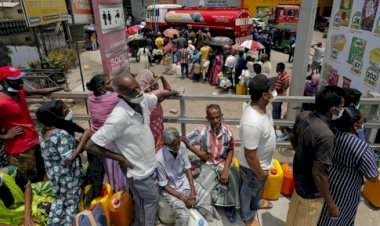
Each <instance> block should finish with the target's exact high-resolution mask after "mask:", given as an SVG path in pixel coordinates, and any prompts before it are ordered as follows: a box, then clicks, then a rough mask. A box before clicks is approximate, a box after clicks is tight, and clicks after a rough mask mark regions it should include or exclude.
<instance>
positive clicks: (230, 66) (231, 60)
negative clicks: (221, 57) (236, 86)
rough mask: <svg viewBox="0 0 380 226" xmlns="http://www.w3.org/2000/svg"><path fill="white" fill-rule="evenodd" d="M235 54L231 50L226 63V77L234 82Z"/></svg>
mask: <svg viewBox="0 0 380 226" xmlns="http://www.w3.org/2000/svg"><path fill="white" fill-rule="evenodd" d="M235 62H236V58H235V52H234V51H232V50H231V52H230V54H229V55H228V57H227V58H226V61H225V63H224V68H225V75H226V77H227V79H229V80H230V81H231V82H232V76H233V71H234V68H235Z"/></svg>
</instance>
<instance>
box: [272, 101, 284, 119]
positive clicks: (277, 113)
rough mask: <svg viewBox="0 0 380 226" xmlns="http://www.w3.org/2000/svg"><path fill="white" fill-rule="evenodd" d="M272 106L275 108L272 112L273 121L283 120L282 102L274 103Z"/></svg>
mask: <svg viewBox="0 0 380 226" xmlns="http://www.w3.org/2000/svg"><path fill="white" fill-rule="evenodd" d="M272 106H273V110H272V117H273V119H281V106H282V102H272Z"/></svg>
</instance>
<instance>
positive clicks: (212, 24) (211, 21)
mask: <svg viewBox="0 0 380 226" xmlns="http://www.w3.org/2000/svg"><path fill="white" fill-rule="evenodd" d="M146 23H147V25H148V26H151V27H153V26H155V25H157V26H158V27H159V29H160V30H164V29H166V28H167V27H170V26H173V27H188V26H191V27H192V28H193V29H203V28H209V29H210V31H211V33H212V35H213V36H217V35H218V36H227V37H233V38H237V37H244V36H248V35H249V34H250V32H251V30H252V26H253V25H252V15H251V13H250V12H249V11H248V9H245V8H187V7H182V6H181V5H176V4H160V5H150V6H148V8H147V16H146Z"/></svg>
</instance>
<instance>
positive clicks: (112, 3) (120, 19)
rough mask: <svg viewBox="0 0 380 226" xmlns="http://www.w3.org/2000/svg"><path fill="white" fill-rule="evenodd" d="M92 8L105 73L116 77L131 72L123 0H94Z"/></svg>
mask: <svg viewBox="0 0 380 226" xmlns="http://www.w3.org/2000/svg"><path fill="white" fill-rule="evenodd" d="M92 9H93V12H94V17H95V25H96V33H97V38H98V43H99V47H100V55H101V58H102V66H103V72H104V74H105V75H106V76H111V77H115V76H117V75H119V74H122V73H125V72H129V61H128V46H127V41H126V40H127V39H126V35H125V20H124V10H123V4H122V0H94V1H92Z"/></svg>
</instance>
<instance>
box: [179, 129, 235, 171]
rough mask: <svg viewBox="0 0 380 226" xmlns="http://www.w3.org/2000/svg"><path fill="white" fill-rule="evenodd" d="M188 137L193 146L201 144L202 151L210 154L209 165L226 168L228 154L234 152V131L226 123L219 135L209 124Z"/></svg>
mask: <svg viewBox="0 0 380 226" xmlns="http://www.w3.org/2000/svg"><path fill="white" fill-rule="evenodd" d="M186 137H187V139H188V140H189V142H190V143H191V144H193V143H195V142H197V143H200V149H201V150H202V151H205V152H207V153H209V154H210V156H209V159H208V160H207V164H215V165H221V166H222V167H224V163H225V160H226V157H227V153H228V152H229V151H233V150H234V138H233V136H232V131H231V129H230V128H228V126H227V125H226V124H224V123H222V128H221V130H220V132H219V134H215V133H214V131H213V130H212V129H211V126H210V124H209V123H208V124H205V125H204V126H202V127H200V128H197V129H195V130H194V131H193V132H191V133H190V134H188V135H187V136H186Z"/></svg>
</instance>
